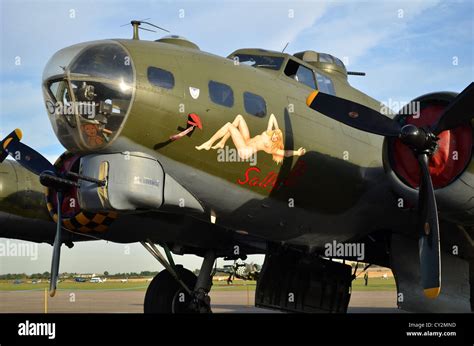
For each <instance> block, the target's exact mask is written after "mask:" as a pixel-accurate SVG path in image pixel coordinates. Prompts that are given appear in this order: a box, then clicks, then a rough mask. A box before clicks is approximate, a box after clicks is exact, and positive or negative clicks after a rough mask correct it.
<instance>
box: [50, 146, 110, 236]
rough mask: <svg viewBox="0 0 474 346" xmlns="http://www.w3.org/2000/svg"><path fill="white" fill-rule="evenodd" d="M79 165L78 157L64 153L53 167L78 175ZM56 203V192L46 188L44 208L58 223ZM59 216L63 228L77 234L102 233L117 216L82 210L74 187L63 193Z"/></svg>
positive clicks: (59, 170) (76, 189)
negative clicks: (45, 207) (46, 208)
mask: <svg viewBox="0 0 474 346" xmlns="http://www.w3.org/2000/svg"><path fill="white" fill-rule="evenodd" d="M79 164H80V156H79V155H77V154H73V153H70V152H65V153H63V154H62V155H61V156H60V157H59V158H58V159H57V160H56V162H55V164H54V166H55V167H56V168H57V170H58V172H60V173H63V172H66V171H72V172H75V173H78V172H79ZM57 203H58V202H57V192H56V191H55V190H54V189H51V188H46V206H47V207H48V211H49V214H50V215H51V217H52V218H53V220H54V221H55V222H57V221H58V214H57ZM61 214H62V220H63V226H64V227H65V228H67V229H68V230H70V231H73V232H79V233H91V232H99V233H104V232H106V231H107V230H108V229H109V226H110V225H111V224H112V222H113V221H114V220H115V219H116V218H117V216H118V214H117V213H116V212H114V211H105V212H94V211H86V210H84V208H82V207H81V204H80V201H79V189H78V188H77V187H74V186H71V187H70V188H69V189H67V190H66V191H63V204H62V206H61Z"/></svg>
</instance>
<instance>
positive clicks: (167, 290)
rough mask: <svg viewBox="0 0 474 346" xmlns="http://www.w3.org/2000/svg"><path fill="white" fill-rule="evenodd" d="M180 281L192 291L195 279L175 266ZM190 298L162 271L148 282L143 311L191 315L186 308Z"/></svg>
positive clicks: (192, 275)
mask: <svg viewBox="0 0 474 346" xmlns="http://www.w3.org/2000/svg"><path fill="white" fill-rule="evenodd" d="M176 271H177V273H178V275H179V277H180V279H181V280H182V281H183V282H184V283H185V284H186V285H187V286H188V287H189V288H190V289H191V290H192V289H194V286H195V285H196V280H197V277H196V275H194V274H193V273H192V272H191V271H189V270H187V269H185V268H183V267H181V266H177V267H176ZM190 302H191V297H190V296H189V294H188V293H186V291H185V290H184V289H183V288H182V287H181V285H180V284H179V283H178V282H177V281H176V280H175V278H173V276H172V275H171V274H170V273H169V272H168V271H167V270H163V271H161V272H159V273H158V275H156V276H155V277H154V278H153V280H152V281H151V282H150V285H149V286H148V289H147V291H146V294H145V302H144V304H143V310H144V312H145V313H146V314H163V313H164V314H171V313H193V312H194V311H192V310H191V309H189V308H188V305H189V303H190Z"/></svg>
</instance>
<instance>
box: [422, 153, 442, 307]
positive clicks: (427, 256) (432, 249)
mask: <svg viewBox="0 0 474 346" xmlns="http://www.w3.org/2000/svg"><path fill="white" fill-rule="evenodd" d="M428 159H429V158H428V155H427V154H420V155H418V162H419V164H420V168H421V184H420V190H419V202H418V210H419V213H420V224H421V225H420V226H421V235H420V240H419V244H418V245H419V252H420V273H421V283H422V286H423V290H424V293H425V296H426V297H428V298H436V297H437V296H438V295H439V293H440V291H441V249H440V239H439V223H438V209H437V207H436V199H435V193H434V189H433V183H432V181H431V176H430V172H429V168H428Z"/></svg>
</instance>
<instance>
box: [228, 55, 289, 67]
mask: <svg viewBox="0 0 474 346" xmlns="http://www.w3.org/2000/svg"><path fill="white" fill-rule="evenodd" d="M233 59H234V61H236V62H237V63H239V64H242V65H248V66H252V67H259V68H267V69H270V70H279V69H280V68H281V65H282V64H283V60H284V58H282V57H277V56H268V55H250V54H236V55H234V57H233Z"/></svg>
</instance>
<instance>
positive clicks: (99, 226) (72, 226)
mask: <svg viewBox="0 0 474 346" xmlns="http://www.w3.org/2000/svg"><path fill="white" fill-rule="evenodd" d="M47 207H48V211H49V214H50V215H51V217H52V218H53V220H54V221H55V222H58V214H57V213H56V208H55V207H54V205H53V204H52V203H51V202H48V203H47ZM117 216H118V214H117V213H115V212H109V213H92V212H87V211H81V212H80V213H78V214H77V215H75V216H73V217H70V218H67V219H63V225H64V227H66V228H67V229H69V230H71V231H77V232H81V233H89V232H105V231H107V229H108V228H109V226H110V225H111V224H112V222H113V221H114V220H115V219H116V218H117Z"/></svg>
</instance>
